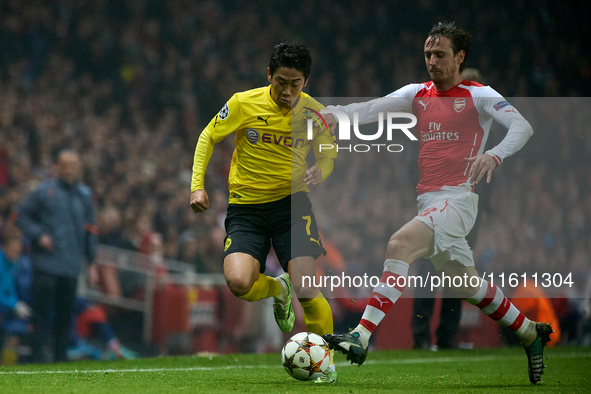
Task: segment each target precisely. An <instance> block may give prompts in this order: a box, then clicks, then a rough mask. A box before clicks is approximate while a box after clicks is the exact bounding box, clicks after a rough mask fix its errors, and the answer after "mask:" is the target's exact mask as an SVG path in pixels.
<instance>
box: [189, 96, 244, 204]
mask: <svg viewBox="0 0 591 394" xmlns="http://www.w3.org/2000/svg"><path fill="white" fill-rule="evenodd" d="M241 126H242V115H241V111H240V103H239V100H238V97H237V95H233V96H232V97H231V98H230V100H228V102H227V103H226V104H225V105H224V106H223V107H222V109H221V110H220V112H219V113H218V114H217V115H216V116H215V117H214V118H213V119H212V120H211V122H209V124H208V125H207V127H206V128H205V129H204V130H203V131H202V132H201V135H200V136H199V141H197V146H196V147H195V156H194V158H193V175H192V178H191V200H190V205H191V209H193V212H203V211H206V210H207V209H208V208H209V197H208V196H207V192H206V191H205V186H204V184H205V170H206V169H207V164H208V163H209V159H210V158H211V154H212V153H213V146H214V145H215V144H216V143H218V142H220V141H221V140H223V139H224V138H225V137H226V136H228V135H229V134H231V133H232V132H234V131H236V130H238V129H239V128H240V127H241Z"/></svg>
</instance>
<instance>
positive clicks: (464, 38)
mask: <svg viewBox="0 0 591 394" xmlns="http://www.w3.org/2000/svg"><path fill="white" fill-rule="evenodd" d="M427 37H428V38H429V41H428V42H427V46H428V47H430V46H433V45H435V44H436V42H437V41H439V39H440V38H441V37H447V38H449V39H450V40H451V47H452V50H453V52H454V56H456V55H457V54H458V52H460V51H461V50H463V51H464V61H463V62H462V64H460V72H462V71H463V70H464V68H465V67H466V59H467V58H468V49H470V40H471V39H472V34H470V32H468V31H466V30H464V29H460V28H459V27H457V26H456V24H455V22H439V23H438V24H436V25H435V26H433V28H432V29H431V31H430V32H429V33H428V34H427Z"/></svg>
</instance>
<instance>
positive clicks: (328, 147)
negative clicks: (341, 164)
mask: <svg viewBox="0 0 591 394" xmlns="http://www.w3.org/2000/svg"><path fill="white" fill-rule="evenodd" d="M312 145H313V147H314V156H315V157H316V166H317V167H318V168H320V169H321V170H322V182H324V180H325V179H326V178H328V176H329V175H330V174H331V173H332V170H333V169H334V159H336V157H337V141H336V138H335V137H334V136H333V135H330V132H328V131H324V132H323V133H321V134H318V133H316V135H315V136H314V139H313V141H312Z"/></svg>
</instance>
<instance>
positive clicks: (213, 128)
mask: <svg viewBox="0 0 591 394" xmlns="http://www.w3.org/2000/svg"><path fill="white" fill-rule="evenodd" d="M270 89H271V86H266V87H262V88H258V89H252V90H248V91H246V92H240V93H236V94H234V95H233V96H232V98H230V100H229V101H228V102H227V103H226V104H225V105H224V106H223V108H222V109H221V110H220V112H219V113H218V114H217V115H216V116H215V117H214V118H213V119H212V120H211V122H209V124H208V125H207V127H206V128H205V129H204V130H203V132H201V135H200V136H199V142H198V143H197V147H196V148H195V157H194V160H193V177H192V181H191V192H193V191H195V190H198V189H204V178H205V169H206V168H207V164H208V162H209V159H210V158H211V154H212V152H213V146H214V144H216V143H218V142H220V141H221V140H223V139H224V138H225V137H226V136H227V135H228V134H231V133H232V132H236V137H235V138H234V146H235V149H234V153H233V155H232V164H231V167H230V174H229V176H228V188H229V191H230V197H229V203H230V204H261V203H265V202H271V201H276V200H279V199H281V198H284V197H287V196H289V195H290V194H293V193H297V192H300V191H305V192H308V191H309V190H308V188H307V186H306V184H305V182H304V178H305V176H306V175H305V172H306V169H307V168H308V165H307V163H306V156H307V155H308V153H309V152H310V149H312V148H313V149H314V155H315V158H316V166H318V168H320V169H321V170H322V181H324V180H325V179H326V177H328V175H330V173H331V172H332V169H333V167H334V159H335V158H336V155H337V150H336V140H335V137H334V136H332V135H331V134H330V133H329V132H328V131H324V132H323V133H318V132H317V131H316V130H315V131H314V132H313V138H312V139H311V140H309V139H308V138H307V122H308V119H318V117H317V116H315V114H314V112H315V111H316V112H319V111H320V110H321V109H322V108H324V106H323V105H322V104H320V103H319V102H317V101H316V100H314V99H313V98H311V97H310V96H309V95H308V94H306V93H303V92H302V93H301V94H300V98H299V100H298V102H297V103H296V105H295V107H293V108H292V109H291V110H289V109H284V108H282V107H280V106H279V105H277V103H275V102H274V101H273V99H272V98H271V93H270ZM321 127H322V128H323V129H325V127H324V124H322V125H321ZM321 145H322V147H321ZM330 145H331V146H332V147H329V146H330Z"/></svg>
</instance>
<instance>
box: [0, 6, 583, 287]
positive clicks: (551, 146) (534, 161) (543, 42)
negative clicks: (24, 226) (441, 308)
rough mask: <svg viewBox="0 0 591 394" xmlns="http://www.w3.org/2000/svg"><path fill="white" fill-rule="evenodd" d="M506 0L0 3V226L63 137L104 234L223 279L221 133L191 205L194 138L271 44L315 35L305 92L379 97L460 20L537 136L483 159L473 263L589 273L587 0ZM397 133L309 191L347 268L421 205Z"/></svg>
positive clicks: (372, 263)
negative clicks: (196, 209) (438, 26)
mask: <svg viewBox="0 0 591 394" xmlns="http://www.w3.org/2000/svg"><path fill="white" fill-rule="evenodd" d="M502 3H503V2H465V1H464V2H460V1H451V0H450V1H437V2H435V1H431V0H420V1H415V2H410V3H408V2H404V3H403V2H382V1H375V0H369V1H365V2H357V1H349V0H347V1H340V2H338V4H337V3H333V2H316V1H302V2H291V1H290V2H288V1H283V0H280V1H275V2H273V3H272V5H271V4H269V3H266V2H262V1H249V2H243V1H233V0H232V1H223V2H218V1H188V0H170V1H156V0H88V1H84V0H73V1H51V2H49V1H24V2H23V1H19V0H12V1H10V0H7V1H2V2H1V3H0V15H1V17H0V48H2V50H1V51H0V227H1V228H2V230H3V231H4V232H5V233H6V232H10V231H17V230H15V228H14V226H13V224H12V222H11V215H12V214H13V213H14V212H15V211H16V209H17V207H18V205H19V204H20V202H22V201H23V199H24V197H25V196H26V195H27V194H28V193H29V192H30V191H31V190H32V189H34V188H35V187H36V185H37V184H38V183H39V181H41V180H43V179H46V178H48V177H50V176H52V164H53V163H54V160H55V158H56V154H57V153H58V152H59V151H60V150H62V149H65V148H68V149H73V150H76V151H78V152H80V154H81V159H82V162H83V166H84V173H83V181H84V182H85V183H86V184H88V185H89V186H90V187H91V188H92V190H93V193H94V199H95V207H96V214H97V223H98V225H99V236H100V241H99V242H101V243H103V244H107V245H111V246H118V247H123V248H126V249H130V250H136V251H142V250H148V249H149V250H151V251H153V250H154V248H158V249H159V250H160V252H161V254H162V256H163V257H165V258H169V259H175V260H180V261H183V262H186V263H190V264H192V265H194V267H195V272H196V273H220V272H222V265H221V261H222V250H223V239H224V236H225V232H224V229H223V220H224V217H225V212H226V206H227V174H228V171H229V165H230V158H231V154H232V151H233V138H227V139H226V140H225V141H223V142H222V143H220V144H218V145H217V146H216V148H215V149H214V154H213V156H212V159H211V161H210V163H209V167H208V172H207V176H206V188H207V190H208V193H209V197H210V201H211V205H210V206H211V207H210V209H209V211H207V212H206V213H203V214H199V215H195V214H193V213H192V211H191V210H190V208H189V204H188V202H189V194H190V190H189V185H190V179H191V169H192V159H193V152H194V148H195V144H196V142H197V139H198V137H199V134H200V132H201V130H202V129H203V128H204V127H205V126H206V124H207V123H208V122H209V121H210V119H211V118H212V117H214V116H215V115H216V113H217V112H218V111H219V109H220V108H221V107H222V106H223V104H224V103H225V102H226V100H227V99H229V98H230V97H231V95H232V94H234V93H235V92H238V91H243V90H247V89H251V88H255V87H259V86H263V85H265V84H267V79H266V78H267V77H266V67H267V64H268V60H269V55H270V53H271V51H272V48H273V45H274V44H276V43H278V42H281V41H286V40H289V41H298V42H300V43H303V44H305V45H306V46H308V47H309V48H310V50H311V52H312V56H313V66H312V74H311V77H310V81H309V84H308V87H307V88H306V89H305V90H306V91H307V92H308V93H310V94H311V95H313V96H317V97H339V96H347V97H376V96H382V95H385V94H387V93H390V92H391V91H393V90H395V89H397V88H398V87H401V86H403V85H405V84H408V83H411V82H422V81H425V80H427V79H428V74H427V73H426V70H425V64H424V59H423V54H422V50H423V43H424V39H425V37H426V33H427V32H428V30H430V28H431V26H432V25H433V24H435V23H436V22H437V21H440V20H455V21H456V23H457V24H458V25H459V26H461V27H463V28H465V29H468V30H469V31H471V32H472V33H473V36H474V39H473V43H472V47H471V50H470V53H469V55H468V58H467V64H468V66H469V67H474V68H478V69H479V70H480V72H481V74H482V75H483V78H484V82H485V84H487V85H491V86H492V87H493V88H495V90H497V91H498V92H500V93H501V94H503V95H504V96H505V97H507V98H509V97H520V99H519V101H520V102H522V103H523V104H522V107H518V108H519V109H520V110H522V108H523V110H522V112H523V113H524V115H526V118H528V120H530V122H531V123H532V125H533V127H534V130H535V133H536V134H534V137H533V138H532V139H531V141H530V143H529V144H528V145H527V146H526V148H525V149H524V151H523V152H520V153H519V154H517V155H516V156H515V157H512V158H510V159H508V160H507V161H506V163H505V164H504V165H503V166H501V167H500V168H499V169H497V170H496V171H495V173H494V178H495V187H494V188H493V190H492V197H491V207H490V210H488V211H486V212H483V215H484V217H483V223H482V229H481V234H480V237H479V242H478V244H477V246H476V249H475V259H476V261H477V264H482V265H480V266H479V268H480V269H481V270H482V269H483V268H487V267H488V268H490V267H494V268H495V269H496V270H501V269H504V270H508V271H513V270H514V271H519V268H520V267H522V266H525V267H528V266H529V267H536V269H538V270H542V269H546V268H547V269H548V271H551V272H555V271H561V272H573V273H576V274H577V277H578V278H586V277H588V275H589V267H590V265H591V263H590V261H589V259H590V248H591V173H589V171H588V168H589V159H590V157H591V126H590V125H591V123H590V122H589V114H588V108H589V101H588V100H586V99H584V98H580V97H585V96H589V95H590V93H591V52H589V51H588V48H587V46H588V44H585V42H587V41H588V40H587V38H586V35H585V34H583V29H582V28H581V26H585V25H587V24H588V21H587V20H586V19H585V18H586V17H587V16H588V15H589V14H590V11H591V10H590V8H591V3H584V2H583V3H580V2H577V3H576V5H575V2H563V3H557V2H550V1H545V0H542V1H538V2H536V3H535V6H532V2H529V1H525V0H516V1H512V2H510V6H508V4H505V5H503V4H502ZM527 97H543V98H545V99H539V100H538V101H535V100H534V99H532V100H530V101H527V100H525V99H521V98H527ZM567 97H568V98H567ZM566 120H568V122H566ZM501 133H502V132H501ZM493 138H496V141H498V140H500V138H502V134H501V135H500V136H497V137H493ZM404 146H405V148H406V150H405V151H404V152H403V153H398V154H386V155H373V154H365V155H354V156H355V157H354V159H353V156H351V155H347V153H344V154H343V155H341V158H343V160H339V159H337V162H336V165H335V172H334V174H333V175H332V176H331V177H330V178H329V179H328V180H327V182H325V184H323V185H321V186H319V187H318V188H316V190H313V191H312V193H311V196H312V197H313V200H314V202H315V204H316V207H315V213H316V216H317V219H318V223H319V227H320V230H321V232H322V234H323V237H324V239H326V240H327V241H330V242H332V243H334V245H335V247H336V248H337V249H338V250H339V251H340V252H341V254H342V256H343V259H344V260H345V262H346V263H347V264H348V265H349V269H350V270H351V272H360V273H363V272H368V273H370V274H375V273H377V272H380V271H381V262H382V260H383V254H384V251H385V245H386V241H387V239H388V238H389V236H390V235H391V234H392V233H393V232H394V231H395V230H397V229H398V228H399V227H400V226H401V225H402V224H404V223H405V222H406V221H408V220H409V219H410V218H412V216H414V215H415V214H416V202H415V198H416V193H415V191H414V186H415V184H416V174H415V173H413V171H412V168H413V167H415V166H416V148H417V147H415V146H413V145H412V144H410V143H409V142H404ZM388 155H389V156H388ZM347 158H351V160H348V159H347ZM368 175H369V176H368ZM507 197H510V198H507ZM146 245H148V246H146ZM142 248H144V249H142ZM146 248H147V249H146ZM489 271H490V270H489ZM581 283H582V284H583V285H584V283H585V282H584V281H582V282H581ZM577 291H579V294H580V292H582V291H583V289H582V288H579V289H577Z"/></svg>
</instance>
